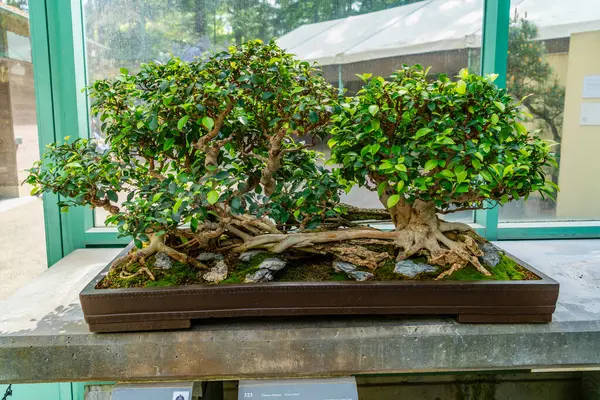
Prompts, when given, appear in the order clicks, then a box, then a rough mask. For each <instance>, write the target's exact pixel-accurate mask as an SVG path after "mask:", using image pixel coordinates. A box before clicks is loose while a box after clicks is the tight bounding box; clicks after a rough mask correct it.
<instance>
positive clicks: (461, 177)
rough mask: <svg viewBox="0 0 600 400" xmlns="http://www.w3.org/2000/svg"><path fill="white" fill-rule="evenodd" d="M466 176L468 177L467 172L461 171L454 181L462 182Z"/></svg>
mask: <svg viewBox="0 0 600 400" xmlns="http://www.w3.org/2000/svg"><path fill="white" fill-rule="evenodd" d="M467 175H468V173H467V171H463V172H461V173H459V174H457V175H456V181H457V182H458V183H461V182H464V180H465V179H467Z"/></svg>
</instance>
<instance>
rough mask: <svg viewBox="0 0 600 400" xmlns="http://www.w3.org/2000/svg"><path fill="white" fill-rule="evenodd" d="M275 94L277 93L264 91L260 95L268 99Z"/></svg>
mask: <svg viewBox="0 0 600 400" xmlns="http://www.w3.org/2000/svg"><path fill="white" fill-rule="evenodd" d="M273 96H275V94H273V93H271V92H263V94H262V95H261V96H260V97H262V99H263V100H268V99H270V98H271V97H273Z"/></svg>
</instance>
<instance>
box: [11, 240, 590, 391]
mask: <svg viewBox="0 0 600 400" xmlns="http://www.w3.org/2000/svg"><path fill="white" fill-rule="evenodd" d="M499 245H500V247H502V248H504V249H505V250H507V251H508V252H510V253H512V254H514V255H516V256H517V257H519V258H521V259H523V260H524V261H526V262H528V263H530V264H531V265H533V266H534V267H535V268H538V269H539V270H541V271H542V272H544V273H545V274H547V275H549V276H551V277H552V278H554V279H556V280H557V281H558V282H559V283H560V285H561V286H560V297H559V301H558V305H557V310H556V312H555V314H554V320H553V322H552V323H550V324H546V325H528V324H525V325H510V324H506V325H468V324H462V325H461V324H457V323H456V322H455V321H454V320H452V319H450V318H448V319H439V318H438V319H436V318H426V319H414V318H390V317H360V318H356V317H336V318H308V319H306V318H303V319H250V320H239V319H236V320H215V321H203V322H202V323H199V324H197V325H195V326H193V328H192V329H191V330H186V331H170V332H148V333H116V334H94V333H90V332H89V330H88V328H87V325H86V324H85V322H84V320H83V314H82V312H81V307H80V305H79V301H78V294H79V292H80V291H81V289H82V288H83V287H84V286H85V285H86V284H87V283H88V282H89V281H90V280H91V279H92V278H93V277H94V276H95V275H96V274H97V273H98V272H99V271H100V270H101V269H102V268H103V267H104V266H105V265H106V264H107V263H108V262H109V261H110V260H111V259H112V258H113V257H114V256H115V255H116V254H117V253H118V252H119V249H88V250H78V251H76V252H74V253H72V254H71V255H69V256H67V257H66V258H64V259H63V260H62V261H60V262H59V263H58V264H57V265H55V266H54V267H52V268H50V269H49V270H48V271H45V272H44V273H43V274H42V275H40V276H39V277H38V278H36V279H34V280H33V281H31V282H30V283H29V284H27V285H26V286H24V287H22V288H20V289H19V290H18V291H17V292H16V293H15V294H14V295H12V296H11V297H10V298H9V299H7V300H5V301H0V382H11V383H16V382H42V381H99V380H121V381H122V380H161V379H164V380H168V379H182V378H183V379H196V380H197V379H237V378H249V377H280V376H286V377H307V376H336V375H354V374H385V373H403V372H440V371H465V370H500V369H502V370H515V369H556V368H558V369H572V368H586V367H590V366H597V365H599V364H600V352H599V351H598V346H599V343H600V240H571V241H567V240H561V241H537V242H532V241H530V242H500V243H499Z"/></svg>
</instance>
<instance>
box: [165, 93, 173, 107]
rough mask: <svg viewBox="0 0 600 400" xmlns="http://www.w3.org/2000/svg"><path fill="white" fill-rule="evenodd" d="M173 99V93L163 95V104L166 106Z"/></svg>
mask: <svg viewBox="0 0 600 400" xmlns="http://www.w3.org/2000/svg"><path fill="white" fill-rule="evenodd" d="M172 101H173V95H170V96H165V97H163V104H164V105H165V106H168V105H169V104H171V102H172Z"/></svg>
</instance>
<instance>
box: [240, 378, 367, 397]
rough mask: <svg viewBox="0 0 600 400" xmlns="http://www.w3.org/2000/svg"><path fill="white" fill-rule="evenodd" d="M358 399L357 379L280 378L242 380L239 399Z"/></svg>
mask: <svg viewBox="0 0 600 400" xmlns="http://www.w3.org/2000/svg"><path fill="white" fill-rule="evenodd" d="M250 399H251V400H264V399H268V400H275V399H277V400H279V399H290V400H291V399H293V400H358V392H357V390H356V379H354V377H348V378H331V379H280V380H246V381H240V384H239V392H238V400H250Z"/></svg>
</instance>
